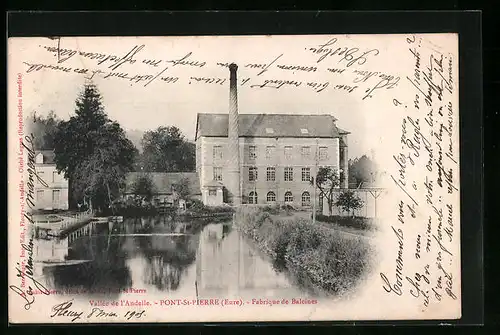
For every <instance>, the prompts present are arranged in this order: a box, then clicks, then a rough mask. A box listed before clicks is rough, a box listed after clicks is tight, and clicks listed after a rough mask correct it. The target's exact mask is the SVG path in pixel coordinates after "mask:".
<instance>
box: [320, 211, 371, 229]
mask: <svg viewBox="0 0 500 335" xmlns="http://www.w3.org/2000/svg"><path fill="white" fill-rule="evenodd" d="M316 220H318V221H321V222H326V223H335V224H338V225H339V226H343V227H349V228H355V229H361V230H372V229H376V226H375V224H374V223H375V220H374V219H373V218H366V217H359V216H357V217H349V216H338V215H332V216H327V215H316Z"/></svg>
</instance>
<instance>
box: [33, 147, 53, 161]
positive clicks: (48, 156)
mask: <svg viewBox="0 0 500 335" xmlns="http://www.w3.org/2000/svg"><path fill="white" fill-rule="evenodd" d="M39 154H42V155H43V164H55V163H56V162H55V161H54V158H55V156H56V155H55V154H54V151H53V150H40V151H35V157H36V156H38V155H39Z"/></svg>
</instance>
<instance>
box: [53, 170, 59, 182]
mask: <svg viewBox="0 0 500 335" xmlns="http://www.w3.org/2000/svg"><path fill="white" fill-rule="evenodd" d="M57 175H58V173H57V171H53V172H52V182H53V183H55V182H57Z"/></svg>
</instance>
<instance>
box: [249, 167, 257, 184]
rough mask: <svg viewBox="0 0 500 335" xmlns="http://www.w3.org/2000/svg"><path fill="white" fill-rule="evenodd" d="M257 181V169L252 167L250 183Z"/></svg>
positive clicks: (250, 168)
mask: <svg viewBox="0 0 500 335" xmlns="http://www.w3.org/2000/svg"><path fill="white" fill-rule="evenodd" d="M256 180H257V167H256V166H251V167H249V168H248V181H256Z"/></svg>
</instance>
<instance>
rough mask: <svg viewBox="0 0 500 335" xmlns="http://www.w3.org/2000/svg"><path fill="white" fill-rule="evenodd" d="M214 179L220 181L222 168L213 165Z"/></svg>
mask: <svg viewBox="0 0 500 335" xmlns="http://www.w3.org/2000/svg"><path fill="white" fill-rule="evenodd" d="M214 180H216V181H222V168H221V167H214Z"/></svg>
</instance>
